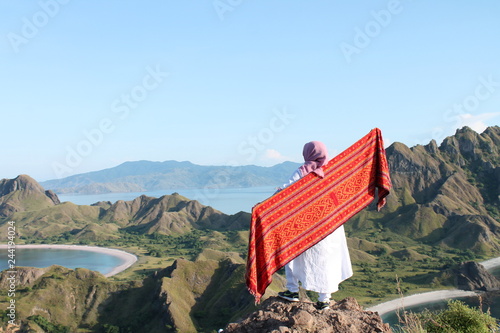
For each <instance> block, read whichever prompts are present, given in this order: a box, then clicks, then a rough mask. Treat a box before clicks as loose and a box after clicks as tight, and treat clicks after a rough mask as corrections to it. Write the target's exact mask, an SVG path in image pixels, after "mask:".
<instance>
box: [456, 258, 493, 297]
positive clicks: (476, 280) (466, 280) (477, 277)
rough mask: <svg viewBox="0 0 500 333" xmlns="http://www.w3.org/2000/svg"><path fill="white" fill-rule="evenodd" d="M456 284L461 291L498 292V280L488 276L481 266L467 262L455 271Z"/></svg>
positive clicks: (490, 275)
mask: <svg viewBox="0 0 500 333" xmlns="http://www.w3.org/2000/svg"><path fill="white" fill-rule="evenodd" d="M456 284H457V288H458V289H462V290H480V291H494V290H500V280H498V279H497V278H496V277H495V276H493V275H492V274H490V273H489V272H488V271H487V270H486V269H485V268H484V266H483V265H481V264H479V263H476V262H473V261H469V262H464V263H462V264H461V265H460V267H459V268H458V270H457V278H456Z"/></svg>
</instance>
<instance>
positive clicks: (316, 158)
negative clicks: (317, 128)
mask: <svg viewBox="0 0 500 333" xmlns="http://www.w3.org/2000/svg"><path fill="white" fill-rule="evenodd" d="M302 155H303V156H304V161H305V163H304V164H303V165H302V166H301V167H300V168H299V170H300V172H301V173H302V177H304V176H305V175H307V174H308V173H309V172H314V173H315V174H317V175H318V176H320V177H321V178H323V177H324V176H325V174H324V172H323V169H321V166H322V165H325V164H326V162H327V158H328V152H327V150H326V146H325V145H324V144H323V143H322V142H319V141H311V142H308V143H306V144H305V145H304V150H303V151H302Z"/></svg>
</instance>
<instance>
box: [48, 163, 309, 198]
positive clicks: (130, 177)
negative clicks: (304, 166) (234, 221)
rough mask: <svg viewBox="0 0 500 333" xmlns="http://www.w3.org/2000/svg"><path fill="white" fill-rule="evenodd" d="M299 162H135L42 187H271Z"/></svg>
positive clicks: (89, 190)
mask: <svg viewBox="0 0 500 333" xmlns="http://www.w3.org/2000/svg"><path fill="white" fill-rule="evenodd" d="M299 166H300V164H299V163H294V162H283V163H280V164H277V165H275V166H272V167H261V166H256V165H245V166H203V165H197V164H193V163H191V162H188V161H183V162H178V161H173V160H169V161H164V162H153V161H145V160H142V161H135V162H124V163H122V164H120V165H118V166H116V167H113V168H108V169H104V170H99V171H93V172H88V173H84V174H78V175H73V176H69V177H66V178H62V179H53V180H47V181H44V182H41V183H40V184H41V185H42V186H43V187H45V188H48V189H51V190H53V191H54V192H56V193H59V194H63V193H78V194H100V193H111V192H115V193H116V192H143V191H155V190H165V189H184V188H239V187H256V186H268V185H273V184H275V183H276V180H277V179H282V178H283V174H287V175H291V174H292V173H293V171H294V170H295V169H296V168H297V167H299Z"/></svg>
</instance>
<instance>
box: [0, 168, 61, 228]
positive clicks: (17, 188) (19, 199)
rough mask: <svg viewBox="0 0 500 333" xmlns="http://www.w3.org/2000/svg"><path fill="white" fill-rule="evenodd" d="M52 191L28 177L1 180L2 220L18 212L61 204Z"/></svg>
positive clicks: (0, 209) (21, 176)
mask: <svg viewBox="0 0 500 333" xmlns="http://www.w3.org/2000/svg"><path fill="white" fill-rule="evenodd" d="M59 203H60V201H59V198H58V197H57V195H56V194H55V193H54V192H52V191H45V190H44V189H43V187H42V186H41V185H40V184H38V182H37V181H36V180H34V179H33V178H31V177H30V176H27V175H20V176H18V177H16V178H14V179H1V180H0V218H2V217H8V216H10V215H12V214H14V213H16V212H20V211H28V210H38V209H43V208H47V207H51V206H54V205H57V204H59Z"/></svg>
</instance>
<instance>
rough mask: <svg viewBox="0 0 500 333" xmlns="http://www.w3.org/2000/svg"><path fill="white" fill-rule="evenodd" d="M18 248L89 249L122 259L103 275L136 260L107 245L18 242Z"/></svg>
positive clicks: (132, 255)
mask: <svg viewBox="0 0 500 333" xmlns="http://www.w3.org/2000/svg"><path fill="white" fill-rule="evenodd" d="M15 247H16V248H18V249H23V248H24V249H57V250H80V251H90V252H97V253H102V254H108V255H111V256H114V257H117V258H119V259H120V260H122V261H123V263H121V264H120V265H118V266H116V267H114V268H113V269H112V270H111V271H110V272H109V273H106V274H103V275H104V276H105V277H110V276H113V275H116V274H118V273H121V272H123V271H124V270H126V269H127V268H129V267H131V266H132V265H133V264H134V263H135V262H136V261H137V256H135V255H134V254H132V253H128V252H125V251H123V250H118V249H112V248H108V247H100V246H88V245H64V244H52V245H51V244H19V245H16V246H15ZM6 248H8V246H7V244H0V249H6Z"/></svg>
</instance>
